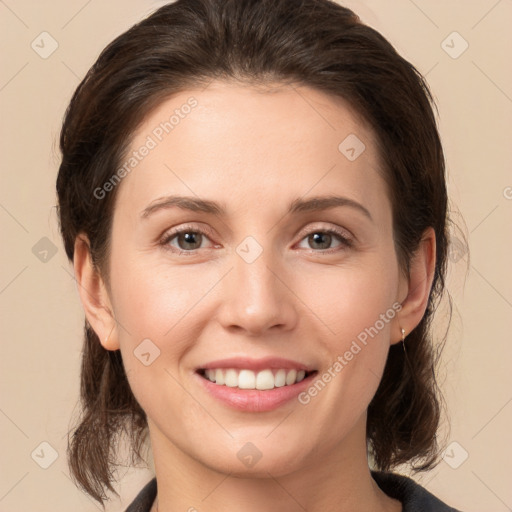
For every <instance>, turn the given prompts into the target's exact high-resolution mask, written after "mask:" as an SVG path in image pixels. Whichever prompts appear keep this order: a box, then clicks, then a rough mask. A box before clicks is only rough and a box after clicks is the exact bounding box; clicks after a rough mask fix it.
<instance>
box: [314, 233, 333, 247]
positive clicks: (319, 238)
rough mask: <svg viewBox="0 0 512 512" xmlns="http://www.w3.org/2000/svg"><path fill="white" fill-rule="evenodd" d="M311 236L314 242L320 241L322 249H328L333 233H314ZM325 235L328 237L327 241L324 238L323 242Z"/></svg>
mask: <svg viewBox="0 0 512 512" xmlns="http://www.w3.org/2000/svg"><path fill="white" fill-rule="evenodd" d="M311 237H312V238H313V242H314V243H319V244H320V245H322V247H320V249H327V248H328V247H329V245H330V241H331V235H329V234H328V233H313V235H311ZM323 237H326V239H327V242H326V241H325V240H324V242H323V243H322V238H323Z"/></svg>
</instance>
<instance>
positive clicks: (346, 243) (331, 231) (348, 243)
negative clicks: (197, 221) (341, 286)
mask: <svg viewBox="0 0 512 512" xmlns="http://www.w3.org/2000/svg"><path fill="white" fill-rule="evenodd" d="M183 233H194V234H197V233H199V234H201V235H205V236H207V237H209V236H211V235H212V233H211V231H210V230H208V229H198V228H196V227H194V226H184V227H182V228H180V229H178V230H175V231H171V232H170V233H166V234H165V235H164V236H163V238H162V240H161V241H160V245H162V246H164V248H165V249H167V250H169V251H171V252H174V253H180V254H189V255H190V256H193V255H195V254H196V252H197V251H199V249H191V250H189V251H187V250H184V249H176V248H175V247H172V246H170V245H169V242H170V241H171V240H172V239H174V238H175V237H176V236H177V235H181V234H183ZM316 233H322V234H327V235H335V236H336V237H337V238H338V239H339V241H340V242H341V245H342V246H343V247H340V246H338V247H334V248H332V249H319V250H316V249H309V250H310V251H311V252H312V253H318V254H332V253H335V252H338V251H340V250H343V248H346V249H348V248H351V247H352V246H353V240H351V239H349V238H347V236H346V235H345V233H344V232H343V231H341V230H337V229H336V228H327V229H314V230H312V231H309V232H308V233H305V234H304V236H303V237H302V238H301V240H300V241H301V242H302V240H304V239H305V238H307V237H308V236H310V235H313V234H316Z"/></svg>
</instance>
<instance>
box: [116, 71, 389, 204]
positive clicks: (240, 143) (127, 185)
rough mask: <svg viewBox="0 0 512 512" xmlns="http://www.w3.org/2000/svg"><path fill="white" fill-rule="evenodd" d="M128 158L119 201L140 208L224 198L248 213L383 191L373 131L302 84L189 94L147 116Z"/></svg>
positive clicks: (223, 87)
mask: <svg viewBox="0 0 512 512" xmlns="http://www.w3.org/2000/svg"><path fill="white" fill-rule="evenodd" d="M134 153H138V155H137V156H134ZM142 153H143V155H142ZM129 160H130V161H131V163H133V164H135V165H134V166H133V167H131V166H130V165H127V166H126V169H127V170H128V172H126V173H125V177H124V178H123V180H122V183H121V185H122V187H121V189H123V190H121V191H119V194H120V196H122V197H123V198H124V199H123V202H124V201H126V202H127V203H128V204H129V205H131V206H134V205H137V206H139V205H141V204H142V203H143V202H148V201H151V200H153V199H155V198H157V197H158V196H159V195H160V196H162V195H165V194H169V193H182V194H186V195H188V196H190V195H194V194H195V195H197V196H201V197H209V196H211V195H212V193H215V195H216V196H219V194H222V196H223V201H222V202H223V203H226V204H227V203H229V202H233V201H235V197H238V198H239V201H240V204H239V206H240V207H242V208H243V206H244V204H245V205H248V203H247V200H248V199H250V196H251V197H257V198H258V199H262V198H266V200H267V201H269V202H271V201H274V200H276V199H277V197H278V196H282V197H288V196H287V194H288V195H289V197H290V198H291V197H292V196H293V197H297V196H302V195H305V194H307V193H308V191H311V192H312V193H313V192H314V193H315V194H317V193H320V192H322V191H329V190H331V189H332V187H337V188H340V187H341V188H344V189H345V190H346V191H348V192H349V193H351V194H352V195H353V196H354V198H355V199H357V198H359V199H361V198H362V197H363V196H364V195H366V196H367V197H369V198H370V199H371V198H372V196H375V197H374V198H375V199H378V196H379V194H380V195H382V189H383V187H384V183H383V182H382V179H381V178H380V176H379V175H380V174H381V173H380V171H379V158H378V154H377V146H376V144H375V137H374V134H373V132H372V130H371V128H370V127H369V126H367V125H366V124H365V123H364V122H363V121H362V120H361V118H360V116H358V115H357V112H356V111H355V110H354V109H353V108H351V106H350V105H349V104H348V103H347V102H346V101H344V100H343V99H341V98H337V97H336V98H335V97H333V96H331V95H326V94H324V93H322V92H320V91H317V90H315V89H312V88H309V87H303V86H301V87H299V86H289V85H279V84H276V85H275V86H273V87H272V86H265V87H259V88H257V87H254V86H246V85H240V84H233V83H226V82H217V81H214V82H212V83H211V84H210V85H209V86H207V87H206V89H188V90H186V91H181V92H180V93H178V94H175V95H174V96H172V97H171V98H169V99H167V100H165V101H164V102H162V103H161V104H160V105H159V106H158V107H156V108H155V109H154V110H153V111H152V112H151V113H150V115H148V116H147V117H146V119H145V120H144V122H143V123H142V124H141V125H140V127H139V128H138V129H137V131H136V133H135V135H134V138H133V140H132V143H131V145H130V149H129V151H128V153H127V154H126V156H125V159H124V162H122V164H126V163H128V161H129ZM235 192H236V194H235ZM119 200H120V199H119V198H118V201H119Z"/></svg>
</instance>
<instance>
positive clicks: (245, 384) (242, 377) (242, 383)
mask: <svg viewBox="0 0 512 512" xmlns="http://www.w3.org/2000/svg"><path fill="white" fill-rule="evenodd" d="M238 387H239V388H240V389H254V388H256V375H254V372H251V370H241V371H240V373H239V374H238Z"/></svg>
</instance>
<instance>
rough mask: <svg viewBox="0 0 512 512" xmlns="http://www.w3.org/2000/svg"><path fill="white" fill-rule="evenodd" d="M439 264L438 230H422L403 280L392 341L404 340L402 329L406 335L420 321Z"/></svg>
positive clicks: (430, 228) (393, 342)
mask: <svg viewBox="0 0 512 512" xmlns="http://www.w3.org/2000/svg"><path fill="white" fill-rule="evenodd" d="M435 266H436V233H435V231H434V229H433V228H432V227H429V228H427V229H426V230H425V232H424V233H423V236H422V237H421V241H420V243H419V245H418V249H417V250H416V252H415V253H414V255H413V257H412V259H411V263H410V271H409V278H408V279H407V278H406V277H405V276H403V278H402V279H403V281H402V282H401V283H400V286H399V289H400V293H399V297H403V296H404V295H405V299H403V300H402V301H401V305H402V309H401V310H400V312H399V313H398V315H397V323H396V324H397V325H396V333H394V334H393V336H392V341H391V343H392V344H395V343H399V342H400V341H402V332H401V330H400V329H401V328H402V329H404V330H405V336H407V335H408V334H409V333H410V332H411V331H412V330H413V329H414V328H415V327H416V326H417V325H418V324H419V323H420V322H421V319H422V318H423V315H424V314H425V311H426V309H427V305H428V298H429V295H430V290H431V288H432V282H433V280H434V273H435Z"/></svg>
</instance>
